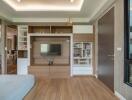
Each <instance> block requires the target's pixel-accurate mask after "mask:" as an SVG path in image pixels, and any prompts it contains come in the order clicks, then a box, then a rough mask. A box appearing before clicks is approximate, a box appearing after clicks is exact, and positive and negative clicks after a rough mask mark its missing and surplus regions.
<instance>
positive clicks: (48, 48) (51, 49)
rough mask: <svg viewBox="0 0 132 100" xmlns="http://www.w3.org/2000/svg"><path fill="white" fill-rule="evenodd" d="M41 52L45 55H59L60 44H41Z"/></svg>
mask: <svg viewBox="0 0 132 100" xmlns="http://www.w3.org/2000/svg"><path fill="white" fill-rule="evenodd" d="M40 48H41V54H42V55H47V56H60V55H61V44H41V45H40Z"/></svg>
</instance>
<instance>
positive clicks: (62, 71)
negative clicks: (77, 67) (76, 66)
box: [28, 65, 70, 78]
mask: <svg viewBox="0 0 132 100" xmlns="http://www.w3.org/2000/svg"><path fill="white" fill-rule="evenodd" d="M28 73H29V74H33V75H35V76H36V77H41V76H42V77H44V78H68V77H70V66H68V65H52V66H48V65H33V66H30V67H29V69H28Z"/></svg>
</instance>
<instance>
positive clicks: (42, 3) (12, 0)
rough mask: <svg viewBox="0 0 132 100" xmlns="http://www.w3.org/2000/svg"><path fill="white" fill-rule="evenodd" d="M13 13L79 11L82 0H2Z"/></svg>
mask: <svg viewBox="0 0 132 100" xmlns="http://www.w3.org/2000/svg"><path fill="white" fill-rule="evenodd" d="M3 1H4V2H6V3H7V4H8V5H9V6H11V7H12V8H13V9H14V10H15V11H80V10H81V7H82V5H83V2H84V0H3Z"/></svg>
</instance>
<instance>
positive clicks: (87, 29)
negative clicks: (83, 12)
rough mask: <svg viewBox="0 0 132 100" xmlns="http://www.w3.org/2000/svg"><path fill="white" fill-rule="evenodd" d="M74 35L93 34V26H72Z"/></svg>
mask: <svg viewBox="0 0 132 100" xmlns="http://www.w3.org/2000/svg"><path fill="white" fill-rule="evenodd" d="M73 33H74V34H93V25H73Z"/></svg>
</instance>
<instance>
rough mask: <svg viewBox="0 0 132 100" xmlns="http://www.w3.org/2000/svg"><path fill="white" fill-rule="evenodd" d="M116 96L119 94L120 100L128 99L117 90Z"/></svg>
mask: <svg viewBox="0 0 132 100" xmlns="http://www.w3.org/2000/svg"><path fill="white" fill-rule="evenodd" d="M115 96H117V97H118V98H119V99H120V100H126V98H124V97H123V96H122V95H121V94H120V93H118V92H117V91H115Z"/></svg>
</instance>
